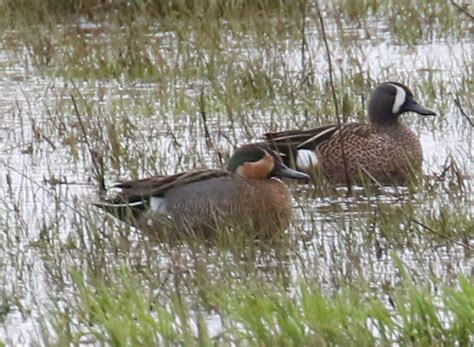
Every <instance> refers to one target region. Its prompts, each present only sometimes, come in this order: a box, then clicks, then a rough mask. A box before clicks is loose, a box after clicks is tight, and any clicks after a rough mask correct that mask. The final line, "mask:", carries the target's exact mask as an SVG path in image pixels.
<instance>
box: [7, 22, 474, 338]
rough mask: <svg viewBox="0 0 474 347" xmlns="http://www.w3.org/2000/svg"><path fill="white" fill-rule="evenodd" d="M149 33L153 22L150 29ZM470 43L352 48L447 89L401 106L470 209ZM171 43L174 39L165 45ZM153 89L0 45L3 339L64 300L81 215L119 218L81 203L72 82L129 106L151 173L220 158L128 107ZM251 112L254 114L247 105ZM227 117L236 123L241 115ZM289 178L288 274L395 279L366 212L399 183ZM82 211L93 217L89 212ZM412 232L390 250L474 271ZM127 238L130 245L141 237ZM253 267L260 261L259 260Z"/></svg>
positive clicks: (33, 329) (83, 191)
mask: <svg viewBox="0 0 474 347" xmlns="http://www.w3.org/2000/svg"><path fill="white" fill-rule="evenodd" d="M156 35H158V36H160V35H161V33H159V32H156ZM166 37H167V36H165V38H166ZM168 39H169V38H168ZM318 40H319V38H318V36H317V32H316V30H314V31H313V32H312V33H311V31H310V32H309V33H308V42H309V46H310V47H314V48H312V49H310V53H311V54H310V55H309V56H310V57H311V59H312V60H313V64H314V66H315V67H316V68H317V71H318V72H319V74H320V75H321V76H325V75H327V71H328V70H327V63H326V59H325V56H324V52H323V50H321V49H319V47H320V43H319V41H318ZM471 44H472V42H448V41H444V42H434V43H426V44H422V45H419V46H417V47H414V48H410V49H408V48H405V47H402V46H399V45H395V44H393V43H391V42H390V40H388V39H384V38H383V37H382V38H380V39H379V40H378V41H376V42H369V41H363V40H361V41H360V43H359V45H358V49H359V52H360V54H361V55H363V58H361V59H364V60H365V61H366V65H365V66H364V70H365V73H367V74H368V75H370V76H372V78H374V79H377V80H386V79H394V77H398V79H399V80H400V81H402V82H406V83H407V84H416V80H417V78H418V77H420V76H422V75H424V74H429V75H430V76H432V77H431V78H432V81H433V84H434V86H435V88H436V86H437V85H438V84H439V83H441V82H443V81H444V83H443V85H444V86H446V91H445V92H444V93H440V94H437V95H439V98H438V99H437V100H435V102H434V105H427V106H429V107H432V108H435V109H436V108H438V111H440V117H438V118H437V119H435V120H432V119H430V120H427V119H422V118H420V117H417V116H415V115H411V114H409V115H405V120H406V121H407V123H409V124H410V125H411V126H412V127H413V128H414V129H415V130H416V131H417V132H418V133H419V135H420V137H421V141H422V145H423V149H424V153H425V162H424V171H425V173H426V174H427V175H433V174H439V173H441V172H442V171H443V169H444V167H445V165H446V162H447V160H448V158H449V157H450V156H452V157H453V158H454V160H455V161H456V162H457V163H459V164H460V166H461V167H460V170H461V172H463V173H464V177H463V180H464V185H465V186H466V187H467V188H466V192H465V195H466V196H465V201H466V202H465V209H466V213H468V214H470V216H471V218H472V209H473V206H472V184H473V183H474V182H473V178H472V173H473V172H474V161H473V144H474V140H473V132H472V128H470V126H469V123H468V122H467V120H466V119H465V118H463V116H462V115H461V113H460V112H459V110H458V109H457V107H456V106H455V104H454V102H453V95H452V93H453V92H455V88H456V86H457V85H458V83H459V84H460V81H461V80H462V79H463V78H465V73H466V71H464V67H463V64H462V61H464V60H465V59H466V55H467V54H468V53H467V51H469V50H470V48H469V46H470V45H471ZM331 45H332V49H333V54H334V57H333V58H334V60H335V61H337V63H338V64H339V65H340V66H342V68H343V69H349V68H350V66H351V62H350V59H349V58H348V57H347V56H346V55H345V53H344V52H345V51H344V50H343V49H342V48H341V47H339V46H338V43H337V41H334V42H332V44H331ZM169 47H170V49H172V48H173V47H174V46H173V45H170V46H169ZM242 47H243V48H242ZM245 47H246V45H245V44H242V45H240V48H238V49H237V48H236V52H235V54H241V55H242V57H246V56H251V55H255V54H258V52H256V51H255V49H254V45H253V44H251V42H249V44H248V48H245ZM13 50H14V51H15V52H18V51H24V59H23V60H22V59H15V57H18V53H15V54H13ZM285 55H286V57H285V60H286V61H289V62H290V63H289V64H290V65H291V66H292V69H294V72H296V73H295V76H298V71H299V70H301V69H302V67H301V64H300V61H301V56H300V51H299V43H298V42H294V43H291V42H290V43H289V44H287V48H286V50H285ZM414 72H415V73H414ZM317 78H318V77H317ZM320 78H321V77H320ZM185 84H186V83H185V81H183V85H185ZM157 88H160V86H158V85H155V84H153V83H140V84H138V83H137V82H126V81H89V82H84V81H80V80H74V79H65V78H61V77H58V78H54V77H51V76H50V75H49V74H44V73H42V72H41V71H39V70H37V69H36V68H35V67H34V66H33V65H32V64H31V62H30V61H29V58H28V54H27V52H26V49H25V48H24V47H22V44H21V42H18V46H17V47H14V48H13V49H12V47H11V46H9V47H8V48H7V47H6V46H0V341H4V342H6V343H9V344H10V343H11V344H12V345H15V344H24V343H28V342H31V341H38V340H39V339H40V337H41V326H40V322H41V321H42V320H41V319H40V317H45V316H47V313H48V310H49V309H50V308H51V307H52V305H53V304H54V299H55V298H57V299H58V300H59V301H58V302H59V304H60V305H61V304H65V303H64V302H63V303H61V301H67V298H68V294H67V293H69V292H72V290H71V288H70V287H69V286H70V283H69V280H68V279H67V278H68V276H67V272H68V269H70V268H72V267H76V266H80V262H81V259H83V258H81V257H80V256H78V255H77V254H76V253H75V252H76V251H71V252H69V251H68V247H67V245H68V241H69V240H70V239H74V240H77V239H80V238H81V237H80V236H78V235H79V234H81V233H83V232H84V230H83V228H85V227H87V226H88V225H90V224H88V223H92V224H95V225H96V226H98V228H100V229H102V230H104V233H107V230H109V231H110V232H111V230H113V228H114V227H117V226H118V224H119V223H114V222H112V224H111V223H110V220H109V222H104V220H105V219H106V218H105V217H104V216H103V215H102V214H100V213H97V212H96V211H93V210H92V209H89V208H88V207H87V200H88V199H90V198H91V197H93V196H94V195H95V194H96V182H95V181H94V180H93V179H92V177H93V173H92V170H93V168H92V165H91V162H90V158H89V156H88V154H87V153H88V152H87V148H86V147H85V145H84V144H83V143H80V144H79V145H78V148H76V151H74V150H73V149H72V148H73V147H72V146H71V145H70V143H69V142H68V138H69V137H68V135H67V133H68V131H70V132H73V133H75V134H77V133H78V130H77V129H78V124H77V123H78V119H77V118H75V114H74V112H73V111H71V109H72V103H71V97H70V95H71V94H74V93H76V94H77V91H79V92H80V94H81V95H82V96H84V97H85V98H87V99H88V100H89V103H90V104H92V105H94V107H97V110H99V111H104V112H105V113H109V114H110V113H112V112H113V111H114V110H116V109H115V108H114V107H116V108H118V107H123V109H122V110H121V111H119V112H118V115H117V119H120V118H121V117H125V116H126V117H128V118H129V119H130V120H131V121H132V122H133V123H134V124H135V127H134V128H133V129H132V130H131V132H132V135H131V136H130V137H128V138H127V141H129V142H127V144H126V145H127V147H128V148H129V149H130V150H133V149H134V148H140V147H142V146H145V151H146V148H149V149H150V151H151V152H152V153H153V155H155V156H156V158H158V159H159V162H160V168H159V169H157V171H156V172H151V173H163V172H169V173H173V172H175V171H177V170H182V169H185V168H186V167H193V166H197V165H206V166H208V167H215V166H219V165H220V164H219V161H218V160H216V157H215V156H214V155H212V154H210V155H207V154H205V152H206V151H207V147H206V144H205V141H204V139H203V136H202V135H203V132H202V129H201V128H199V127H198V129H195V128H193V127H190V126H189V124H188V123H189V122H190V121H191V120H190V119H186V118H184V119H182V118H180V119H177V120H176V122H175V123H174V122H170V119H173V114H172V112H171V111H170V112H168V113H167V114H165V116H167V118H166V122H164V120H163V119H164V118H163V114H162V113H161V111H159V107H160V105H158V104H157V103H154V102H153V101H150V105H151V107H152V111H151V112H150V115H149V116H148V117H143V116H137V117H136V118H134V110H133V107H134V105H136V103H137V100H153V95H154V92H155V90H156V89H157ZM184 88H185V89H186V91H185V92H184V94H185V95H188V96H189V97H190V98H193V97H194V96H195V94H196V92H195V91H193V90H192V88H190V87H189V86H187V87H184ZM440 98H441V99H440ZM443 98H445V100H443ZM421 99H423V97H421ZM117 105H119V106H117ZM440 106H442V108H441V109H439V108H440ZM61 110H63V111H64V113H65V114H66V115H67V118H66V119H65V120H64V126H62V125H58V123H60V121H61V114H60V112H61ZM259 112H261V113H259ZM257 113H258V114H259V115H260V116H261V119H260V120H259V121H258V122H254V123H253V126H254V127H253V131H254V132H255V133H256V134H262V133H263V132H264V131H265V130H268V129H267V128H265V117H266V113H265V110H259V111H257ZM65 117H66V116H65ZM209 117H210V119H209V126H210V131H211V134H213V135H212V136H214V140H215V141H216V142H219V141H221V142H222V148H224V149H225V148H227V149H230V146H229V143H227V142H226V141H225V140H223V138H222V137H221V136H218V135H216V134H217V133H218V132H219V131H222V129H226V128H227V123H226V122H228V119H227V118H226V115H223V114H215V115H210V116H209ZM248 121H249V124H252V119H251V116H250V115H249V119H248ZM282 123H284V121H282ZM290 123H291V122H290ZM309 123H311V121H309ZM232 124H233V126H234V127H235V126H236V124H239V123H238V122H232ZM170 127H171V128H170ZM61 129H62V130H61ZM169 129H171V131H172V132H173V133H174V136H175V137H176V138H177V139H180V140H179V142H180V144H179V145H180V148H181V150H182V153H186V152H189V153H192V152H194V151H195V149H197V150H198V151H199V152H200V153H201V156H200V158H199V160H195V159H194V158H190V157H186V156H184V157H183V156H182V153H181V154H180V155H176V154H173V153H169V150H170V149H173V148H175V147H173V146H175V142H174V140H173V138H172V137H170V136H169V135H166V136H161V135H163V134H169V133H168V130H169ZM232 131H233V136H235V137H236V138H237V140H239V141H242V142H248V141H249V140H250V139H249V138H248V136H246V134H247V133H248V132H247V130H245V129H240V128H234V129H233V130H232ZM71 141H72V140H71ZM142 150H143V148H142ZM147 164H148V165H150V164H149V163H147ZM138 170H139V174H140V175H145V174H148V173H150V172H149V171H150V170H149V169H146V170H142V171H140V169H138ZM130 175H131V172H129V171H127V168H124V167H120V168H118V169H112V170H111V171H110V175H109V177H110V178H109V180H110V181H109V183H110V182H112V181H113V180H114V179H116V178H117V177H120V176H121V177H129V176H130ZM292 189H293V190H294V192H295V208H296V212H295V221H294V225H293V228H292V230H290V232H292V231H293V232H298V233H301V235H300V236H299V237H298V238H297V244H296V248H295V249H294V253H296V254H297V255H298V256H297V257H294V258H290V260H289V261H288V264H287V267H286V270H287V271H288V276H289V277H290V278H291V279H292V280H296V279H297V278H299V277H301V276H307V274H308V273H311V274H312V277H313V278H316V279H317V280H318V281H319V282H320V283H322V284H323V285H324V286H326V287H329V288H331V287H332V286H333V287H337V286H338V285H339V284H340V278H341V277H345V278H357V277H362V278H365V279H367V280H368V281H369V282H370V283H371V284H372V285H373V286H378V285H380V284H381V283H385V282H387V281H389V282H392V283H393V282H396V281H397V278H398V277H397V276H398V273H397V269H396V267H395V265H394V263H393V261H392V259H391V258H390V256H389V254H388V252H386V251H385V252H384V250H387V249H390V244H387V241H386V240H385V239H384V237H383V236H382V235H381V231H380V230H379V227H378V225H376V224H374V223H371V221H370V218H372V217H373V214H374V213H375V212H374V211H376V210H377V207H380V206H383V207H384V208H386V209H387V210H388V211H391V210H393V213H397V207H400V206H403V204H404V203H405V202H406V201H408V200H410V196H409V194H408V192H407V191H406V189H404V188H398V189H395V188H393V189H389V188H387V191H386V194H384V193H381V194H379V195H377V196H375V197H367V196H365V195H364V194H363V193H362V192H361V193H360V194H357V193H356V195H355V197H349V198H348V197H345V194H344V193H341V194H335V195H334V196H332V195H329V196H316V197H315V196H311V195H308V194H307V192H306V191H307V190H311V189H312V188H311V187H310V186H305V187H293V188H292ZM447 199H449V196H447V195H446V194H445V193H444V192H442V191H440V192H438V194H437V197H436V198H435V200H434V205H435V207H433V202H427V203H426V205H423V204H420V205H419V206H418V207H417V208H418V209H420V211H423V210H426V211H431V210H432V209H436V205H439V206H444V205H446V203H447ZM91 218H92V219H95V221H93V222H91V221H90V220H88V219H91ZM122 227H123V226H122ZM364 230H365V232H364ZM367 230H369V231H367ZM367 235H372V236H373V239H372V240H369V241H368V240H367ZM130 238H131V243H132V244H133V243H134V242H135V243H137V242H139V241H140V239H139V237H137V236H131V237H130ZM410 238H412V241H413V242H414V243H417V242H420V245H421V248H412V247H407V248H406V249H405V250H398V252H397V254H398V256H399V257H401V259H402V260H403V261H405V262H406V263H407V264H414V265H413V266H414V267H418V268H417V273H418V274H419V276H420V277H428V276H430V275H432V274H435V275H437V276H438V277H439V278H445V279H446V280H449V279H451V278H453V276H454V275H455V274H459V273H466V274H469V273H471V272H472V271H473V270H472V267H473V264H472V258H470V257H469V256H466V254H465V252H464V250H463V248H462V247H461V246H458V245H456V244H454V245H450V246H444V245H443V246H441V247H438V248H430V245H429V244H428V243H426V242H424V241H423V235H411V236H410ZM85 242H87V240H86V241H85ZM77 244H79V245H82V246H83V247H85V249H84V251H85V252H87V251H89V250H90V249H93V247H92V246H91V247H90V248H88V245H87V244H86V245H85V246H84V244H81V243H80V242H78V243H77ZM131 249H132V250H135V251H138V250H139V247H136V248H133V247H132V248H131ZM131 252H132V251H131ZM128 257H130V258H134V257H136V258H138V259H140V258H141V257H143V255H142V254H140V253H139V252H138V253H137V254H128ZM110 259H113V257H112V258H109V260H110ZM112 261H113V260H112ZM156 261H157V262H159V263H160V266H162V267H164V268H166V264H169V262H170V259H167V258H166V256H163V255H161V256H158V260H156ZM259 266H261V267H262V268H263V267H265V266H268V264H260V265H259ZM58 288H62V290H63V291H64V293H57V292H56V291H58ZM208 321H209V323H210V324H211V326H213V327H214V329H215V331H218V330H219V327H218V320H217V319H215V317H212V316H211V317H209V320H208ZM213 321H215V322H214V323H212V322H213Z"/></svg>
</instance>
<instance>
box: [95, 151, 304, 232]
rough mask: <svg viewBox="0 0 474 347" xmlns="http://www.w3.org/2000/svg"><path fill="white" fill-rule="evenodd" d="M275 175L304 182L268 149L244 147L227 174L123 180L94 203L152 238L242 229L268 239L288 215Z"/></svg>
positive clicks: (202, 172)
mask: <svg viewBox="0 0 474 347" xmlns="http://www.w3.org/2000/svg"><path fill="white" fill-rule="evenodd" d="M277 177H289V178H294V179H307V178H308V176H307V175H306V174H304V173H301V172H298V171H296V170H292V169H290V168H288V167H287V166H285V165H284V164H283V163H282V161H281V160H280V158H279V156H278V155H276V154H275V153H274V152H273V151H272V150H271V149H269V148H266V147H265V146H261V145H255V144H253V145H244V146H242V147H240V148H239V149H238V150H237V151H236V152H235V153H234V154H233V155H232V157H231V158H230V160H229V164H228V167H227V170H194V171H189V172H183V173H179V174H175V175H172V176H157V177H150V178H145V179H141V180H135V181H128V182H122V183H119V184H118V185H117V186H116V187H118V188H120V189H121V191H120V192H119V193H118V194H117V195H116V196H115V197H113V198H111V199H103V200H101V201H99V202H96V203H94V205H95V206H97V207H100V208H102V209H104V210H105V211H107V212H109V213H111V214H112V215H114V216H115V217H117V218H118V219H120V220H122V221H125V222H127V223H129V224H131V225H133V226H135V227H138V228H140V229H142V230H145V231H147V232H148V233H151V234H157V235H160V233H161V232H162V231H163V229H167V230H172V231H173V233H176V235H177V236H180V235H197V234H202V235H204V236H211V235H212V233H213V232H216V231H219V230H220V229H223V228H227V230H232V229H236V230H237V229H238V228H239V229H241V228H246V229H250V231H251V232H252V233H254V234H255V235H256V236H258V235H262V234H263V235H271V234H273V233H275V232H279V231H281V230H283V229H286V228H287V227H288V225H289V222H290V217H291V211H292V206H291V200H290V193H289V191H288V189H287V187H286V186H285V185H284V184H283V182H282V181H281V180H279V179H278V178H277ZM229 228H231V229H229Z"/></svg>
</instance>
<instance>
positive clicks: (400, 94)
mask: <svg viewBox="0 0 474 347" xmlns="http://www.w3.org/2000/svg"><path fill="white" fill-rule="evenodd" d="M390 85H392V86H394V87H395V88H396V89H397V95H395V101H394V102H393V106H392V113H393V114H397V113H398V112H399V111H400V107H402V105H403V104H404V103H405V100H406V98H407V93H406V92H405V90H404V89H403V88H402V87H399V86H397V85H396V84H390Z"/></svg>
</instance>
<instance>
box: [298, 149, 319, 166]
mask: <svg viewBox="0 0 474 347" xmlns="http://www.w3.org/2000/svg"><path fill="white" fill-rule="evenodd" d="M317 164H318V157H317V155H316V153H315V152H314V151H310V150H309V149H299V150H298V151H297V152H296V166H298V167H299V168H300V169H310V168H311V167H313V166H315V165H317Z"/></svg>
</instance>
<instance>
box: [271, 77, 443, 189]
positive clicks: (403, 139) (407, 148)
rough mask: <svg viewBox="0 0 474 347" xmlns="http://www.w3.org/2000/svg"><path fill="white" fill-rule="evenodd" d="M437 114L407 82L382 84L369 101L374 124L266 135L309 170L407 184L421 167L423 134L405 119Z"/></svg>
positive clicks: (342, 180)
mask: <svg viewBox="0 0 474 347" xmlns="http://www.w3.org/2000/svg"><path fill="white" fill-rule="evenodd" d="M410 111H411V112H415V113H418V114H420V115H436V113H435V112H434V111H432V110H430V109H427V108H425V107H423V106H421V105H420V104H419V103H418V102H417V101H416V100H415V98H414V96H413V93H412V92H411V91H410V90H409V89H408V87H406V86H405V85H403V84H401V83H396V82H386V83H382V84H379V85H378V86H377V87H376V88H375V90H374V91H373V93H372V96H371V98H370V101H369V110H368V112H369V113H368V118H369V124H359V123H345V124H342V125H340V126H339V125H335V124H332V125H327V126H322V127H318V128H314V129H309V130H291V131H282V132H274V133H267V134H265V140H266V143H267V144H268V145H269V146H270V147H271V148H273V149H275V150H276V151H278V152H280V153H282V154H283V155H284V157H283V158H284V161H285V162H286V163H287V165H290V164H291V165H292V166H296V167H297V168H299V169H300V170H303V171H305V172H312V171H313V170H315V169H320V170H322V172H324V174H325V175H326V176H327V177H328V179H329V180H330V181H331V182H332V183H334V184H346V183H348V182H350V183H360V182H361V181H363V180H364V178H365V179H367V178H368V179H371V180H375V181H377V182H379V183H382V184H394V183H395V184H406V183H408V182H410V181H412V179H413V178H415V177H416V175H417V174H418V173H419V172H420V171H421V166H422V161H423V151H422V148H421V144H420V140H419V138H418V136H417V135H416V134H415V133H414V132H413V131H412V130H411V129H410V128H408V127H407V126H406V125H404V124H403V123H402V122H401V120H400V115H402V114H403V113H405V112H410Z"/></svg>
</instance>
